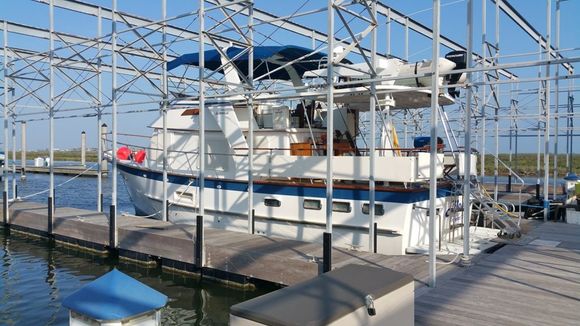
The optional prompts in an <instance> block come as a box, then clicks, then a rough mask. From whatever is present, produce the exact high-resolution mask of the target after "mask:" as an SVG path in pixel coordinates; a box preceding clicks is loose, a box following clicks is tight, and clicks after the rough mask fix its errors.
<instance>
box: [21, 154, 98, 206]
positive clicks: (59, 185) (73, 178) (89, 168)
mask: <svg viewBox="0 0 580 326" xmlns="http://www.w3.org/2000/svg"><path fill="white" fill-rule="evenodd" d="M98 164H99V163H95V164H93V165H91V166H89V167H88V168H86V169H85V170H84V171H82V172H81V173H79V174H77V175H75V176H74V177H72V178H70V179H68V180H66V181H65V182H63V183H60V184H58V185H56V186H54V188H55V189H56V188H58V187H62V186H64V185H66V184H67V183H69V182H71V181H73V180H75V179H76V178H78V177H80V176H82V175H83V174H85V173H87V172H88V171H89V170H92V169H93V168H94V167H95V166H97V165H98ZM49 191H50V188H49V189H46V190H42V191H39V192H37V193H33V194H31V195H27V196H24V197H18V198H17V199H18V200H24V199H28V198H31V197H35V196H38V195H42V194H44V193H46V192H49Z"/></svg>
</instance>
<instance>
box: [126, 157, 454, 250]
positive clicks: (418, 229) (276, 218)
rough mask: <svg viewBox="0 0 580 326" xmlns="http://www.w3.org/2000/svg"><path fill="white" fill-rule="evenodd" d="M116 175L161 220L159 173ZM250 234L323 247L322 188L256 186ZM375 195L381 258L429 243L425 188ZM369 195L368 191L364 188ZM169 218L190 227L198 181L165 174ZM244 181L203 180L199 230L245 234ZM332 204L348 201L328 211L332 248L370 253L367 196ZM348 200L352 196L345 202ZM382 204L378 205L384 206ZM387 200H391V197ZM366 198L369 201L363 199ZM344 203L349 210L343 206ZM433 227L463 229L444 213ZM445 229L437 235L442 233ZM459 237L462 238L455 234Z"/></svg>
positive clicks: (353, 193) (135, 170)
mask: <svg viewBox="0 0 580 326" xmlns="http://www.w3.org/2000/svg"><path fill="white" fill-rule="evenodd" d="M119 168H120V171H121V175H122V176H123V179H124V180H125V182H126V184H127V188H128V190H129V194H130V196H131V198H132V200H133V203H134V205H135V210H136V213H137V214H138V215H144V216H150V217H153V218H160V217H161V213H160V212H161V211H162V208H163V206H162V205H163V200H162V198H163V196H162V189H163V188H162V182H161V178H160V175H161V174H160V172H159V171H152V170H148V169H145V168H141V167H139V166H138V165H136V164H133V163H128V164H119ZM254 189H255V191H254V217H255V223H254V230H255V233H256V234H263V235H266V236H271V237H279V238H286V239H293V240H299V241H306V242H320V243H321V242H322V234H323V232H325V229H326V226H325V221H326V217H325V215H326V214H325V208H324V203H325V199H324V196H320V195H321V194H322V195H323V194H324V191H325V189H324V187H320V185H318V186H316V185H314V186H308V185H306V186H304V185H302V186H297V185H294V186H289V185H283V184H282V185H281V184H255V185H254ZM401 190H402V191H400V192H397V191H390V192H381V191H377V201H376V204H377V205H382V208H383V211H384V213H383V214H382V215H380V214H379V212H377V216H376V218H375V221H376V223H377V227H378V232H377V252H379V253H383V254H404V253H405V252H406V251H407V249H408V248H413V247H418V246H423V245H425V244H427V243H428V228H427V227H428V218H427V214H426V212H427V210H426V209H425V208H426V207H428V200H427V198H426V196H428V190H425V189H422V190H421V191H420V192H417V191H415V192H409V191H404V189H401ZM366 193H367V194H368V190H366ZM168 194H169V195H168V201H169V205H170V207H169V214H168V218H169V220H170V221H171V222H174V223H186V224H193V223H195V216H196V215H197V214H198V212H197V202H198V196H199V188H198V187H197V184H196V180H195V179H193V178H192V177H188V176H185V175H170V176H169V182H168ZM247 195H248V193H247V183H245V182H240V181H228V180H216V179H208V180H206V187H205V188H204V198H205V214H204V216H205V219H204V226H205V227H209V228H219V229H226V230H230V231H236V232H248V230H249V227H250V226H249V223H248V218H247V212H248V200H247ZM334 197H335V198H334V200H335V201H337V202H341V203H348V206H349V207H350V209H351V210H350V212H337V211H335V212H333V221H332V223H333V245H334V246H337V247H344V248H350V249H357V250H368V249H369V248H368V246H369V237H368V234H369V223H370V218H369V215H368V214H364V213H363V209H362V207H363V204H368V199H367V198H366V197H365V191H364V190H362V191H359V190H356V189H355V190H353V189H348V188H347V189H340V188H339V189H335V195H334ZM348 197H351V198H348ZM381 198H382V199H383V200H381ZM389 198H390V199H389ZM265 199H275V200H278V201H279V202H280V207H268V206H265V204H264V200H265ZM304 199H309V200H319V201H320V203H321V207H320V209H314V210H310V209H304V208H303V202H304ZM365 199H366V200H365ZM459 199H460V198H459V197H456V196H445V195H442V196H440V197H439V198H438V199H437V207H439V208H440V212H448V211H449V208H451V207H452V206H453V205H455V204H456V203H457V202H459ZM345 205H346V204H345ZM441 215H442V216H441V218H438V220H437V221H436V222H437V228H438V229H437V232H436V234H437V237H439V236H441V237H442V238H446V237H447V233H445V232H443V233H444V234H440V233H439V223H441V225H443V229H448V225H449V224H450V223H461V221H460V218H461V217H460V216H445V215H448V214H444V213H442V214H441ZM443 229H442V230H443ZM456 236H459V235H456Z"/></svg>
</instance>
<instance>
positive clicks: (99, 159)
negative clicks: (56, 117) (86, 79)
mask: <svg viewBox="0 0 580 326" xmlns="http://www.w3.org/2000/svg"><path fill="white" fill-rule="evenodd" d="M97 37H98V38H99V40H98V46H97V47H98V49H97V137H98V138H97V211H98V212H102V211H103V180H102V178H103V163H102V161H103V137H104V135H103V133H102V131H103V127H102V124H103V121H102V115H103V111H102V110H103V107H102V105H103V100H102V99H103V97H102V92H103V78H102V71H101V66H102V62H103V60H102V58H101V55H102V54H103V43H102V42H101V41H102V40H101V37H103V16H102V9H101V7H100V6H99V7H98V8H97ZM111 153H112V154H113V155H114V154H115V153H114V151H113V152H111Z"/></svg>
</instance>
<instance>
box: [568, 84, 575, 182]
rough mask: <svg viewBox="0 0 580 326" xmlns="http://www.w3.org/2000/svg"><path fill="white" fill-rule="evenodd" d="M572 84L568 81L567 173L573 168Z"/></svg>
mask: <svg viewBox="0 0 580 326" xmlns="http://www.w3.org/2000/svg"><path fill="white" fill-rule="evenodd" d="M568 75H569V76H571V75H572V72H568ZM573 83H574V80H572V81H568V100H567V103H568V110H567V112H568V119H567V125H568V134H567V135H568V141H566V144H567V145H568V153H567V154H568V155H566V157H567V160H566V165H567V167H568V173H570V172H572V167H573V166H574V164H573V162H572V152H573V145H574V138H573V137H574V132H573V131H574V130H573V128H574V115H573V114H574V96H572V88H573V87H572V85H573Z"/></svg>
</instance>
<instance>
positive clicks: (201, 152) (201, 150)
mask: <svg viewBox="0 0 580 326" xmlns="http://www.w3.org/2000/svg"><path fill="white" fill-rule="evenodd" d="M198 19H199V115H198V118H199V124H198V125H199V144H198V162H199V163H198V164H199V175H198V179H197V180H198V182H199V203H198V216H199V219H200V220H201V221H200V223H199V224H198V225H197V228H199V229H197V232H198V233H197V234H198V235H199V237H200V238H201V241H199V242H198V245H199V246H200V248H198V252H199V253H201V257H198V261H199V264H200V266H198V268H202V267H203V266H204V265H205V250H203V249H204V243H203V239H204V228H203V223H204V216H203V215H204V214H205V196H204V195H205V194H204V190H205V84H204V75H205V0H200V1H199V14H198Z"/></svg>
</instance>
